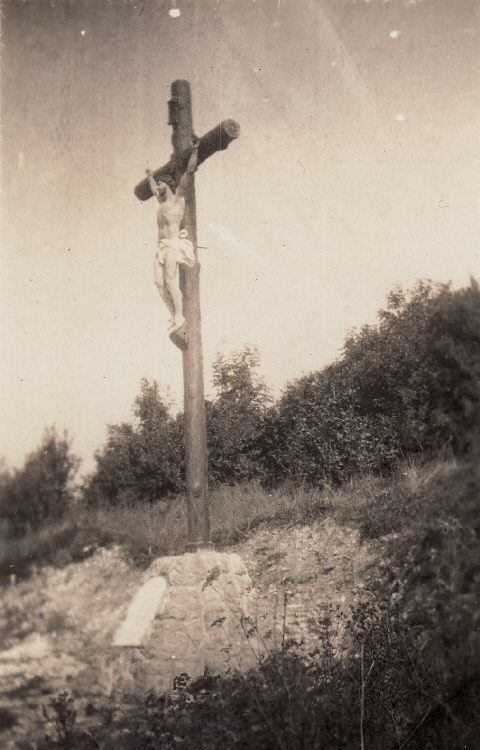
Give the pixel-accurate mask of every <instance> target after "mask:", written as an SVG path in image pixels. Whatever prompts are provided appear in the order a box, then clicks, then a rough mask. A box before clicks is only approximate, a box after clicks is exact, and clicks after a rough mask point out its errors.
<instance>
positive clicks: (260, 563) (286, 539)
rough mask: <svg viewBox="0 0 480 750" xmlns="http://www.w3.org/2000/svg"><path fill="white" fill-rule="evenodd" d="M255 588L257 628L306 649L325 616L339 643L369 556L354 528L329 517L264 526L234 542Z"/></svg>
mask: <svg viewBox="0 0 480 750" xmlns="http://www.w3.org/2000/svg"><path fill="white" fill-rule="evenodd" d="M235 551H236V552H238V554H239V555H240V556H241V557H242V559H243V561H244V562H245V565H246V567H247V569H248V572H249V573H250V577H251V579H252V582H253V585H254V587H255V589H256V590H257V594H258V596H257V601H258V605H257V606H258V609H257V614H256V619H257V621H258V624H259V629H260V632H261V633H262V632H265V631H266V632H269V631H272V634H273V635H272V638H273V640H274V642H275V645H277V646H278V645H279V641H281V640H282V639H283V638H284V637H285V638H286V639H288V640H290V641H293V642H294V643H296V644H297V646H298V647H300V648H301V650H302V651H304V652H308V651H310V650H312V649H314V648H315V647H316V645H317V644H318V633H319V628H320V626H321V624H322V621H324V620H325V618H327V617H328V618H329V619H330V621H331V628H332V631H333V634H334V640H335V641H336V643H337V644H340V643H341V641H342V638H343V633H344V621H345V618H348V616H349V614H350V612H351V610H352V609H353V608H354V607H355V606H356V605H357V604H358V603H359V602H360V601H361V600H364V599H365V598H367V597H368V580H369V577H370V575H371V574H372V567H373V565H374V563H375V558H374V555H373V553H372V551H371V550H370V549H369V548H368V547H367V546H366V545H365V544H361V543H360V539H359V534H358V532H357V531H355V530H353V529H349V528H345V527H344V526H339V525H337V524H336V523H335V522H334V521H333V520H332V519H331V518H325V519H324V520H322V521H318V522H315V523H313V524H312V525H308V526H307V525H305V526H290V527H280V528H276V529H272V528H271V527H268V526H265V527H264V528H263V529H259V530H258V531H257V532H256V534H255V535H254V536H253V537H251V538H250V539H248V541H246V542H244V543H243V544H239V545H237V546H236V547H235Z"/></svg>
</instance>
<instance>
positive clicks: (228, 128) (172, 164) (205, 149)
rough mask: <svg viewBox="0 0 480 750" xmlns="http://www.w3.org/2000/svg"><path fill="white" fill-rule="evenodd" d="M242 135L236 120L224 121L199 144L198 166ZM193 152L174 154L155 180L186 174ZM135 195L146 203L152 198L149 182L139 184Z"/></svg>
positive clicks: (158, 172) (157, 173)
mask: <svg viewBox="0 0 480 750" xmlns="http://www.w3.org/2000/svg"><path fill="white" fill-rule="evenodd" d="M239 135H240V125H239V124H238V122H236V121H235V120H223V121H222V122H221V123H220V124H219V125H217V127H215V128H213V129H212V130H209V131H208V133H205V135H204V136H202V138H200V140H199V142H198V161H197V166H200V164H201V163H202V162H204V161H205V160H206V159H208V157H209V156H212V154H214V153H215V152H216V151H223V150H224V149H225V148H227V146H228V145H229V144H230V143H231V142H232V141H233V140H235V138H238V136H239ZM191 152H192V149H191V148H187V149H186V150H185V151H183V152H182V153H181V154H180V155H179V156H178V157H177V156H176V155H175V154H174V155H173V156H172V157H171V159H170V161H169V162H167V164H164V166H163V167H160V169H156V170H155V171H154V173H153V177H154V179H158V178H159V177H160V175H162V174H164V175H167V174H168V175H170V176H171V177H173V178H174V179H175V176H176V174H178V172H184V171H185V170H186V168H187V164H188V160H189V158H190V154H191ZM134 193H135V195H136V196H137V198H138V199H139V200H140V201H146V200H148V199H149V198H151V197H152V191H151V189H150V185H149V184H148V180H147V179H144V180H142V182H139V183H138V185H137V186H136V188H135V190H134Z"/></svg>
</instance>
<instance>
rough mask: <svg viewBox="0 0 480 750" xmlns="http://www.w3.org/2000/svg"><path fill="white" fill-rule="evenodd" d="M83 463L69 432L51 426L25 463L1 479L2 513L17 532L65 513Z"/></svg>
mask: <svg viewBox="0 0 480 750" xmlns="http://www.w3.org/2000/svg"><path fill="white" fill-rule="evenodd" d="M79 464H80V461H79V459H78V458H77V457H76V456H74V455H73V454H72V453H71V445H70V441H69V439H68V437H67V434H66V433H64V435H63V437H59V436H58V435H57V433H56V430H55V428H54V427H50V428H49V429H47V430H46V431H45V433H44V436H43V439H42V442H41V444H40V446H39V447H38V448H37V449H36V450H35V451H34V452H33V453H30V454H29V455H28V456H27V458H26V460H25V463H24V466H23V467H22V468H21V469H16V470H14V471H13V472H12V473H10V474H9V475H4V477H3V479H2V482H1V483H0V516H1V517H2V518H3V519H5V520H6V521H7V523H8V526H9V527H10V529H11V531H12V533H13V534H15V535H21V534H24V533H26V532H27V531H29V530H31V529H37V528H38V527H39V526H41V525H42V523H44V522H45V521H47V520H49V519H51V518H55V519H57V518H61V517H62V516H63V515H64V514H65V512H66V511H67V509H68V508H69V506H70V505H71V503H72V501H73V497H74V493H73V480H74V477H75V474H76V472H77V470H78V467H79Z"/></svg>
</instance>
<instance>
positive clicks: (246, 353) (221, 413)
mask: <svg viewBox="0 0 480 750" xmlns="http://www.w3.org/2000/svg"><path fill="white" fill-rule="evenodd" d="M259 365H260V359H259V355H258V352H257V350H255V349H251V348H250V347H245V348H244V349H243V351H240V352H234V353H233V354H232V355H231V357H230V358H229V359H227V358H225V357H224V356H222V355H218V357H217V359H216V360H215V362H214V363H213V385H214V387H215V389H216V391H217V397H216V399H215V400H214V401H213V402H211V403H207V443H208V468H209V478H210V480H211V482H212V484H229V485H234V484H238V483H240V482H248V481H251V480H252V479H263V478H264V476H265V475H264V470H263V465H262V461H261V451H262V438H263V434H264V428H265V420H266V414H267V410H268V406H269V404H270V400H271V399H270V392H269V390H268V388H267V386H266V385H265V382H264V380H263V378H262V377H261V376H260V375H259V373H258V369H259Z"/></svg>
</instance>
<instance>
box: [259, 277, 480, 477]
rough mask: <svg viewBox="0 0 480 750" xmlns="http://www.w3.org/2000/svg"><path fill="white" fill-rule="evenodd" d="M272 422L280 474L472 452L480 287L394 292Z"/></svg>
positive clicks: (272, 463) (340, 473) (351, 471)
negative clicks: (376, 316)
mask: <svg viewBox="0 0 480 750" xmlns="http://www.w3.org/2000/svg"><path fill="white" fill-rule="evenodd" d="M268 422H269V429H268V432H267V433H266V435H265V448H266V449H265V451H264V455H265V460H266V463H267V466H268V470H269V473H270V475H271V476H272V477H274V478H275V479H276V480H277V481H281V480H283V479H286V478H293V479H295V480H301V481H307V482H313V483H317V482H319V481H320V482H322V481H323V482H339V481H344V480H346V479H348V478H349V477H351V476H353V475H355V474H358V473H361V472H364V471H376V472H384V471H386V470H388V469H389V467H391V466H392V465H393V464H394V463H395V462H396V460H397V459H398V458H399V457H401V456H403V457H405V456H411V455H413V454H420V453H422V452H423V453H425V454H427V455H428V454H429V453H432V452H435V451H437V450H438V449H440V448H442V447H444V446H449V447H450V449H451V450H452V451H454V452H455V453H462V452H464V451H465V450H466V449H467V448H468V446H469V444H470V442H471V440H472V436H473V434H474V432H475V429H476V427H477V425H478V424H479V423H480V292H479V288H478V284H477V283H476V282H475V281H472V283H471V284H470V286H469V287H467V288H465V289H460V290H458V291H451V289H450V287H449V286H448V285H445V284H441V285H434V284H432V283H431V282H419V283H417V285H416V286H415V288H414V289H413V291H412V292H411V294H409V295H407V294H405V293H404V292H403V291H402V290H401V289H395V290H394V291H393V292H392V293H391V294H390V295H389V297H388V303H387V308H386V310H382V311H381V312H380V313H379V322H378V324H377V325H370V326H365V327H363V328H362V329H361V330H360V331H354V332H352V333H350V335H349V336H348V337H347V339H346V342H345V346H344V352H343V356H342V357H341V358H340V359H339V360H338V361H337V362H335V363H334V364H333V365H330V366H328V367H326V368H325V369H324V370H322V371H320V372H315V373H312V374H310V375H307V376H306V377H303V378H301V379H300V380H297V381H295V382H294V383H292V384H290V385H289V386H288V387H287V388H286V389H285V391H284V394H283V396H282V398H281V399H280V401H279V403H278V404H277V405H276V407H275V409H274V410H273V411H272V413H271V414H270V415H269V420H268Z"/></svg>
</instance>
